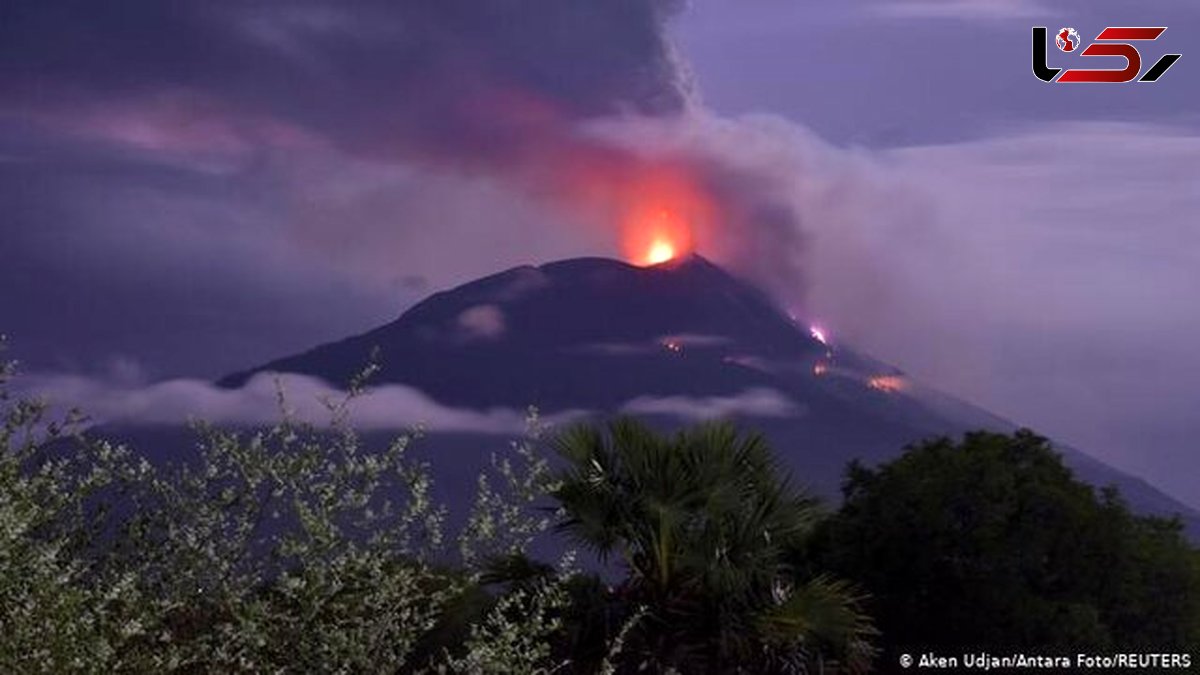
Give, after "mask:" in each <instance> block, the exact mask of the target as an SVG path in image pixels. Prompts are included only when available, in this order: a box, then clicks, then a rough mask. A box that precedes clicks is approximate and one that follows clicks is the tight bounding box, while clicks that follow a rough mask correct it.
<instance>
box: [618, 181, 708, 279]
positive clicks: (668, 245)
mask: <svg viewBox="0 0 1200 675" xmlns="http://www.w3.org/2000/svg"><path fill="white" fill-rule="evenodd" d="M637 173H638V175H637V176H636V177H635V178H634V179H633V180H632V181H631V182H630V183H629V184H628V185H627V189H626V190H625V191H624V194H622V195H620V196H619V201H620V209H621V215H620V237H621V252H622V255H623V256H624V257H625V259H626V260H629V261H630V262H633V263H634V264H637V265H658V264H661V263H664V262H667V261H669V260H672V259H674V258H678V257H681V256H685V255H688V254H689V253H691V252H692V251H694V250H695V248H696V240H697V238H698V236H699V235H700V234H702V233H703V231H704V230H705V229H706V228H708V227H710V226H711V224H712V222H713V220H714V218H713V214H714V212H715V206H714V204H713V202H712V200H711V199H710V198H709V197H708V195H706V194H704V192H703V191H702V190H701V189H700V187H699V186H698V185H697V184H696V183H695V181H693V180H692V179H691V177H690V176H689V175H688V174H687V173H686V172H684V171H681V170H679V169H677V168H674V167H669V166H651V167H643V168H642V170H641V171H639V172H637Z"/></svg>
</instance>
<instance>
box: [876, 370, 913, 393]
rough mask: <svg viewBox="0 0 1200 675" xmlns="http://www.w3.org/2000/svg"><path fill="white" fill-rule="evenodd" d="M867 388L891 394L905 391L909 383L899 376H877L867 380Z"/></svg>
mask: <svg viewBox="0 0 1200 675" xmlns="http://www.w3.org/2000/svg"><path fill="white" fill-rule="evenodd" d="M867 386H868V387H870V388H872V389H875V390H877V391H882V392H887V393H889V394H891V393H895V392H898V391H904V390H905V389H906V388H907V387H908V383H906V382H905V381H904V378H903V377H900V376H899V375H876V376H874V377H871V378H868V379H867Z"/></svg>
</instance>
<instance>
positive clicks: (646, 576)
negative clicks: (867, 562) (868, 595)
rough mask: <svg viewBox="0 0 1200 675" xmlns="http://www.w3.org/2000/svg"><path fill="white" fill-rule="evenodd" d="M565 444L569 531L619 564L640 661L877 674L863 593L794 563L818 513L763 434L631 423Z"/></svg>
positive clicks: (579, 434)
mask: <svg viewBox="0 0 1200 675" xmlns="http://www.w3.org/2000/svg"><path fill="white" fill-rule="evenodd" d="M555 445H556V450H557V452H558V454H559V455H560V456H561V457H562V458H563V459H564V460H565V461H566V467H565V469H564V470H563V471H562V473H561V475H560V477H559V478H560V479H561V480H560V482H559V484H558V486H557V488H556V490H555V492H554V496H555V497H556V498H557V499H558V501H559V502H560V504H561V506H562V508H563V511H564V513H565V514H566V515H565V518H564V520H563V521H562V522H561V523H560V528H561V530H563V531H564V532H566V533H567V534H568V536H570V537H571V538H572V539H574V541H575V542H576V543H577V544H578V545H580V546H581V547H583V548H585V549H588V550H590V551H592V552H593V553H595V554H597V555H598V556H599V557H600V559H601V560H602V561H607V560H610V559H613V558H616V559H617V560H618V561H619V563H620V564H621V566H622V567H623V568H624V570H625V572H626V577H625V579H624V581H623V582H622V583H621V584H620V586H619V587H618V589H617V591H616V593H617V596H618V597H619V598H620V599H621V601H623V602H625V603H627V606H628V607H630V608H632V607H644V608H645V609H646V611H647V616H646V617H645V618H643V619H642V620H641V622H640V627H639V629H638V630H637V631H635V635H634V636H632V637H631V639H630V640H628V641H627V642H629V646H627V653H628V654H629V657H630V658H632V659H633V661H635V662H636V661H638V660H641V661H644V662H648V663H652V664H657V665H658V666H659V667H660V668H677V669H681V670H682V671H683V672H689V673H690V672H718V673H725V672H742V671H745V672H809V671H811V670H812V669H813V668H814V667H823V669H824V670H825V672H838V670H839V664H840V670H842V671H858V670H862V669H865V668H866V667H867V665H868V664H869V662H870V658H871V655H872V652H871V649H870V646H869V638H870V636H871V635H872V633H873V631H872V629H871V626H870V622H869V621H868V620H867V619H866V618H865V617H864V616H863V615H862V614H861V613H860V612H859V611H858V603H859V598H858V597H856V595H855V593H854V591H853V589H851V588H850V587H849V586H848V585H847V584H844V583H842V582H838V581H835V580H831V579H828V578H824V577H818V578H814V579H801V578H798V574H797V571H796V570H795V569H793V568H792V567H791V566H790V565H789V564H788V560H789V559H790V558H789V556H788V553H789V552H790V551H793V550H796V549H797V548H798V547H799V545H800V543H801V542H803V540H804V539H805V538H806V537H807V536H808V535H809V534H810V532H811V531H812V527H813V525H814V524H815V523H816V521H817V519H818V516H819V509H818V505H817V502H816V501H815V500H814V499H812V498H811V497H809V496H807V495H805V494H804V493H802V492H801V491H799V490H797V489H795V488H793V486H792V485H791V483H790V481H789V480H788V479H787V478H786V477H785V476H784V474H783V473H782V471H781V470H780V468H779V467H778V466H777V465H776V463H775V461H774V459H773V458H772V456H771V453H770V450H769V448H768V447H767V444H766V442H765V440H764V439H763V437H762V436H760V435H758V434H741V433H739V432H738V430H737V429H736V428H734V427H733V426H731V425H729V424H706V425H700V426H697V427H694V428H690V429H685V430H683V431H681V432H679V433H677V434H675V435H671V436H666V435H661V434H658V433H656V432H655V431H653V430H652V429H650V428H649V427H647V426H645V425H644V424H641V423H638V422H636V421H632V420H628V419H622V420H617V421H615V422H613V423H611V424H609V425H608V426H607V428H597V427H595V426H587V425H585V426H579V427H576V428H574V429H572V430H570V431H568V432H567V433H565V434H563V435H562V436H560V437H559V438H558V439H557V441H556V444H555ZM637 665H642V664H638V663H630V666H631V667H636V666H637Z"/></svg>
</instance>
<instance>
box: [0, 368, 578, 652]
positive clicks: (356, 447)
mask: <svg viewBox="0 0 1200 675" xmlns="http://www.w3.org/2000/svg"><path fill="white" fill-rule="evenodd" d="M12 374H13V368H12V365H11V364H4V365H3V367H2V369H0V421H2V424H0V671H3V672H20V673H38V672H43V673H63V672H105V673H107V672H134V673H137V672H147V673H149V672H153V673H160V672H180V671H182V672H296V673H322V672H339V673H344V672H398V671H402V670H403V671H412V670H429V671H434V672H447V673H483V672H516V673H521V672H527V673H534V672H548V671H550V670H552V669H553V665H554V664H552V663H551V662H550V661H549V656H550V651H551V650H550V646H549V645H550V642H549V640H550V639H551V636H552V634H553V633H554V632H555V631H556V630H557V629H558V627H559V624H558V619H557V613H558V612H559V611H560V608H561V605H562V600H563V598H564V597H565V595H564V591H563V590H562V589H563V584H564V583H565V578H566V576H568V574H569V573H564V574H562V575H559V574H558V573H553V574H550V575H548V576H547V578H546V579H545V580H544V581H543V582H542V583H540V584H538V585H536V586H533V587H529V588H522V589H518V590H514V591H512V592H509V593H500V594H493V593H490V592H484V591H483V590H482V589H481V588H480V587H479V586H478V585H477V584H476V583H475V582H474V578H475V577H476V576H477V575H475V574H473V573H470V572H469V571H468V572H460V571H453V570H448V569H446V568H445V567H444V566H441V565H440V564H439V563H437V562H435V561H438V560H444V559H445V558H446V556H445V552H444V550H443V546H442V520H443V511H442V509H440V508H438V507H436V506H435V505H434V504H433V503H432V501H431V499H430V487H431V482H430V479H429V476H428V472H427V470H426V467H425V466H423V465H421V464H420V463H417V462H414V461H413V460H411V459H410V458H409V456H408V448H409V446H410V443H411V441H412V440H413V438H412V437H411V436H403V437H400V438H397V439H396V440H395V441H393V442H392V443H391V444H390V445H388V446H387V448H385V449H383V450H382V451H378V450H368V449H366V448H365V447H364V446H363V444H362V442H361V441H360V439H359V437H358V436H357V435H356V434H355V433H354V432H353V430H352V428H351V427H350V425H349V423H348V404H349V402H350V400H351V399H352V398H353V397H354V396H356V395H357V394H358V393H359V392H360V391H361V387H362V382H361V381H356V382H355V383H352V386H351V391H350V394H349V395H348V397H347V398H346V399H345V400H343V401H332V402H329V403H328V406H329V411H330V415H331V420H332V423H331V426H330V428H329V429H316V428H313V427H310V426H308V425H304V424H300V423H297V422H296V421H294V420H292V419H290V417H289V416H288V415H286V414H285V415H284V419H283V420H282V421H281V422H280V423H279V424H278V425H276V426H274V427H273V428H270V429H266V430H261V431H257V432H253V433H237V432H232V431H226V430H220V429H215V428H211V427H206V426H201V427H199V428H198V432H199V439H200V440H199V445H198V447H197V455H196V457H195V459H194V461H191V462H186V463H183V464H181V465H179V466H175V467H154V466H151V465H149V464H148V463H146V462H145V461H144V460H140V459H137V458H136V457H135V456H134V455H133V453H131V452H130V451H129V450H127V449H125V448H121V447H116V446H113V445H111V444H109V443H105V442H102V441H95V440H91V439H88V438H85V437H83V436H82V435H80V434H76V433H74V431H75V429H74V428H73V427H72V425H71V424H64V423H61V422H56V421H53V420H52V419H51V416H50V414H49V411H48V409H47V407H46V405H44V404H43V403H40V402H37V401H29V400H25V399H20V398H17V397H14V396H12V395H11V394H10V392H9V388H8V384H9V380H10V378H11V377H12ZM280 400H281V402H282V401H283V396H282V393H281V395H280ZM282 407H283V409H284V410H286V407H285V406H282ZM76 421H78V419H77V418H76V417H74V416H72V417H70V418H69V419H68V420H67V422H69V423H70V422H76ZM510 476H511V477H513V478H514V479H515V477H516V476H517V474H516V473H515V472H511V471H510ZM505 498H506V497H505V495H504V493H503V492H495V491H493V492H492V493H489V497H488V500H489V501H488V503H489V504H490V505H491V506H492V507H494V508H495V509H499V510H501V511H504V512H506V513H512V512H513V509H512V507H510V506H509V505H507V504H506V503H505ZM520 498H523V497H519V496H518V503H519V499H520ZM502 525H503V523H502ZM518 534H519V535H520V536H524V533H518ZM470 544H471V542H470V541H464V542H463V545H464V546H465V547H469V546H470ZM517 548H518V549H519V546H518V547H517ZM464 608H466V609H464ZM454 609H458V610H460V612H461V614H460V615H461V616H463V617H467V618H468V620H469V621H470V622H471V623H469V624H468V625H467V626H466V627H465V629H464V632H465V633H466V635H467V639H465V640H463V641H460V642H457V643H444V642H443V643H439V642H438V641H437V639H436V638H437V635H436V634H437V631H438V630H439V629H442V628H444V622H445V621H446V620H447V617H448V616H449V615H450V613H451V610H454Z"/></svg>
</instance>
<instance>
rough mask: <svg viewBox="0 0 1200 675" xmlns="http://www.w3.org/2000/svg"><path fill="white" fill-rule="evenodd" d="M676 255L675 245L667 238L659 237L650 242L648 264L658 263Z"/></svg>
mask: <svg viewBox="0 0 1200 675" xmlns="http://www.w3.org/2000/svg"><path fill="white" fill-rule="evenodd" d="M674 257H675V246H674V245H673V244H672V243H671V242H669V241H667V240H665V239H658V240H655V241H654V242H653V243H652V244H650V250H649V251H647V252H646V264H647V265H658V264H659V263H665V262H667V261H668V260H670V259H671V258H674Z"/></svg>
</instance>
